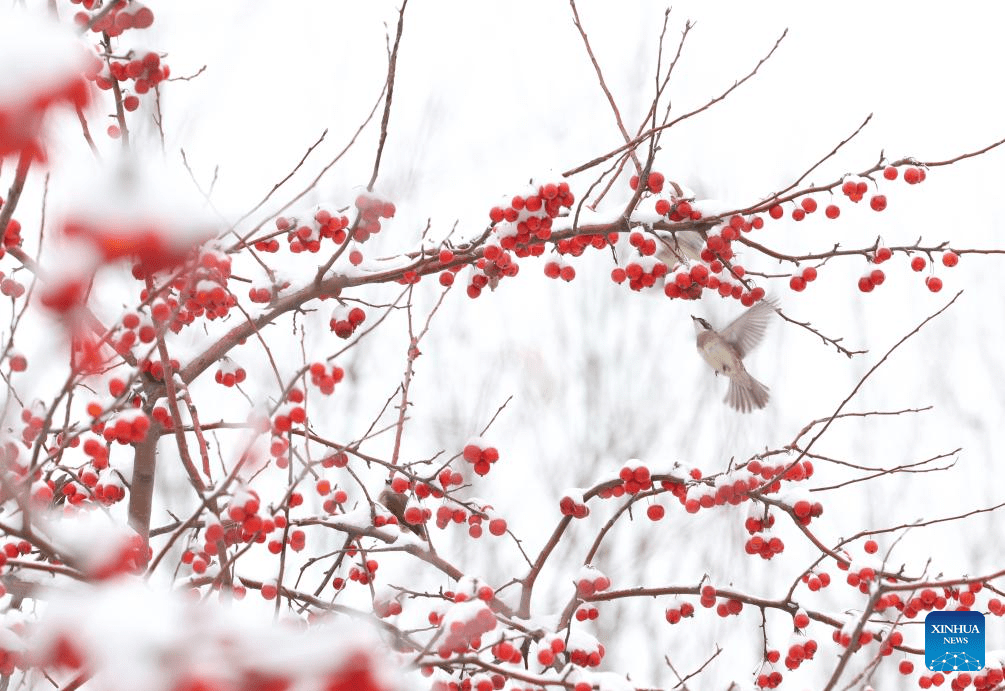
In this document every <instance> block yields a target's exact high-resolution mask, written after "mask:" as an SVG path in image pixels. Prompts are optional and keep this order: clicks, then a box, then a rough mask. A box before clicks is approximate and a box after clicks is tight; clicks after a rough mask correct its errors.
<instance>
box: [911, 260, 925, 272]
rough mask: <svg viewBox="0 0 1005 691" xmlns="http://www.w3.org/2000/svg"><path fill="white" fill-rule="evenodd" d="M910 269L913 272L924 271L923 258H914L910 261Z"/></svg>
mask: <svg viewBox="0 0 1005 691" xmlns="http://www.w3.org/2000/svg"><path fill="white" fill-rule="evenodd" d="M911 268H912V269H914V270H915V271H924V269H925V258H924V257H914V258H913V259H912V260H911Z"/></svg>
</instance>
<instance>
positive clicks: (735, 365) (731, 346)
mask: <svg viewBox="0 0 1005 691" xmlns="http://www.w3.org/2000/svg"><path fill="white" fill-rule="evenodd" d="M775 307H776V304H775V302H774V301H773V300H761V301H760V302H758V303H757V304H755V305H754V306H753V307H751V308H750V309H748V310H747V311H746V312H744V313H743V314H741V315H740V316H739V317H737V318H736V319H734V320H733V321H732V322H731V323H730V324H729V326H727V327H726V328H724V329H723V330H722V331H716V330H715V329H713V328H712V325H711V324H709V323H708V322H707V321H705V320H704V319H702V318H701V317H696V316H694V315H691V319H693V320H694V330H695V333H696V334H697V336H698V352H699V353H701V356H702V357H703V358H705V362H707V363H708V364H709V365H711V366H712V369H714V370H715V373H716V375H719V374H725V375H726V376H727V377H729V391H728V392H727V393H726V398H725V399H724V400H725V402H726V403H728V404H729V405H730V406H731V407H733V408H735V409H736V410H739V411H740V412H741V413H749V412H750V411H751V410H754V409H759V408H763V407H764V406H766V405H767V404H768V387H766V386H765V385H764V384H762V383H761V382H759V381H757V380H756V379H754V378H753V377H752V376H750V373H749V372H747V369H746V368H745V367H744V366H743V358H744V357H746V356H747V353H749V352H750V351H751V350H753V349H754V347H755V346H756V345H757V344H758V343H760V341H761V338H762V337H763V336H764V330H765V329H766V328H767V326H768V319H769V318H770V317H771V313H772V312H774V311H775Z"/></svg>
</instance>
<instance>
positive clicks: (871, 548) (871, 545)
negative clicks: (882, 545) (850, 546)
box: [865, 540, 879, 554]
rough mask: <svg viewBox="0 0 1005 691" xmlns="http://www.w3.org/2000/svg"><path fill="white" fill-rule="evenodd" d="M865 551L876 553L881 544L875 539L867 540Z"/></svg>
mask: <svg viewBox="0 0 1005 691" xmlns="http://www.w3.org/2000/svg"><path fill="white" fill-rule="evenodd" d="M865 551H866V553H867V554H875V553H876V552H878V551H879V545H878V544H876V541H875V540H866V541H865Z"/></svg>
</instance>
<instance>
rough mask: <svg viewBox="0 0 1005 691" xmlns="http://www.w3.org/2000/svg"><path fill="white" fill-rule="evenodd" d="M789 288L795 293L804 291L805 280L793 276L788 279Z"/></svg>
mask: <svg viewBox="0 0 1005 691" xmlns="http://www.w3.org/2000/svg"><path fill="white" fill-rule="evenodd" d="M789 287H790V288H792V290H794V291H796V292H797V293H801V292H802V291H804V290H806V279H804V278H803V277H802V276H793V277H792V278H790V279H789Z"/></svg>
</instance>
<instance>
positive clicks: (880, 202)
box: [869, 194, 886, 211]
mask: <svg viewBox="0 0 1005 691" xmlns="http://www.w3.org/2000/svg"><path fill="white" fill-rule="evenodd" d="M869 206H870V207H872V210H873V211H882V210H883V209H885V208H886V195H883V194H877V195H875V196H874V197H873V198H872V199H870V200H869Z"/></svg>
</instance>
